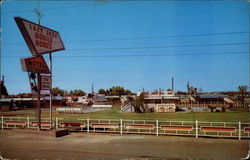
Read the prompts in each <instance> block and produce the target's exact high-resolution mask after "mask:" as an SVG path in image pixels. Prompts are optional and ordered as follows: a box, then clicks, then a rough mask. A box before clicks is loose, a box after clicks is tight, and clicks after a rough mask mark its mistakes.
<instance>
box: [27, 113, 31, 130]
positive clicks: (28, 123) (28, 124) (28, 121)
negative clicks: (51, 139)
mask: <svg viewBox="0 0 250 160" xmlns="http://www.w3.org/2000/svg"><path fill="white" fill-rule="evenodd" d="M27 126H28V128H29V127H30V117H29V116H28V117H27Z"/></svg>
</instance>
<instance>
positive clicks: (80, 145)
mask: <svg viewBox="0 0 250 160" xmlns="http://www.w3.org/2000/svg"><path fill="white" fill-rule="evenodd" d="M0 134H1V139H0V142H1V147H0V148H1V155H2V156H3V157H4V158H8V159H25V160H28V159H46V160H47V159H86V160H87V159H88V160H89V159H130V158H133V159H138V158H140V159H141V158H142V159H159V158H163V159H169V158H171V159H183V158H191V159H197V158H198V159H239V158H243V157H246V156H247V153H248V150H249V141H248V140H241V141H238V140H232V139H212V138H198V139H195V138H194V137H177V136H159V137H156V136H150V135H118V134H87V133H71V134H70V135H68V136H64V137H60V138H52V137H45V136H36V135H32V134H28V133H23V132H20V131H18V130H4V131H0Z"/></svg>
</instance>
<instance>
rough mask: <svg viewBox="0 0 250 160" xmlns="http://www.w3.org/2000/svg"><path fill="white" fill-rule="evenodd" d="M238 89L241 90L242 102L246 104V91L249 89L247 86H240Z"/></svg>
mask: <svg viewBox="0 0 250 160" xmlns="http://www.w3.org/2000/svg"><path fill="white" fill-rule="evenodd" d="M238 89H239V92H240V94H241V96H240V101H241V104H242V105H244V102H245V92H246V91H247V86H239V87H238Z"/></svg>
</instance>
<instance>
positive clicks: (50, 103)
mask: <svg viewBox="0 0 250 160" xmlns="http://www.w3.org/2000/svg"><path fill="white" fill-rule="evenodd" d="M49 61H50V72H51V73H50V87H51V88H50V101H49V106H50V128H51V129H52V55H51V52H50V53H49Z"/></svg>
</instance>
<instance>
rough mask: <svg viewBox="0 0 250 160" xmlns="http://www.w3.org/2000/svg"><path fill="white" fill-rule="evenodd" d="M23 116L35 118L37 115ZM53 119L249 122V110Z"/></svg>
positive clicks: (117, 111) (100, 114)
mask: <svg viewBox="0 0 250 160" xmlns="http://www.w3.org/2000/svg"><path fill="white" fill-rule="evenodd" d="M22 116H31V117H34V116H35V114H34V113H32V114H26V115H22ZM48 117H49V113H48V112H46V113H42V118H48ZM53 117H58V118H66V119H86V118H90V119H121V118H122V119H133V120H156V119H158V120H162V121H195V120H198V121H209V122H238V121H241V122H249V110H248V109H247V108H245V109H242V108H241V109H238V110H237V109H236V111H234V112H214V113H212V112H187V113H183V112H182V113H181V112H176V113H121V112H120V108H118V107H117V108H113V109H112V110H108V111H99V112H92V113H84V114H62V113H60V114H58V113H53Z"/></svg>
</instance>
